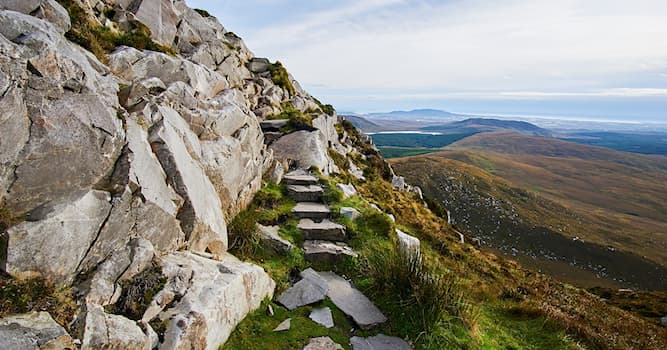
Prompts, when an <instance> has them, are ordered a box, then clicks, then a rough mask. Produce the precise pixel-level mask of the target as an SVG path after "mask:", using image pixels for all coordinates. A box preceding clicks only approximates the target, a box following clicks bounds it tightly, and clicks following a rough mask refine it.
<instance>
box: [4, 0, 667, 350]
mask: <svg viewBox="0 0 667 350" xmlns="http://www.w3.org/2000/svg"><path fill="white" fill-rule="evenodd" d="M0 78H1V79H0V91H1V92H2V93H1V94H0V106H1V107H2V108H0V163H1V164H2V167H1V168H0V349H17V350H23V349H26V350H33V349H67V350H71V349H81V350H97V349H128V350H129V349H142V350H147V349H159V350H181V349H183V350H184V349H189V350H219V349H239V350H241V349H257V350H262V349H266V350H275V349H302V350H303V349H313V348H322V347H324V348H331V349H338V350H339V349H341V348H342V349H346V350H359V349H362V350H363V349H367V348H368V346H371V347H373V346H375V347H376V348H386V346H387V345H386V344H387V343H391V344H393V345H394V347H395V348H398V349H401V350H403V349H405V350H408V349H427V350H439V349H443V348H446V349H502V348H505V349H540V348H542V349H568V350H569V349H582V348H583V349H629V348H633V349H664V348H667V329H666V328H665V327H664V326H661V325H660V324H659V323H658V321H656V320H655V319H654V318H647V316H646V315H641V316H639V315H635V314H633V313H630V312H627V311H624V310H622V309H619V308H617V307H615V306H613V305H611V304H610V303H609V302H607V301H606V300H604V299H601V298H600V297H598V296H596V295H594V294H591V293H589V292H587V291H585V290H582V289H578V288H574V287H572V286H570V285H567V284H563V283H560V282H558V281H557V280H554V279H552V278H551V277H549V276H546V275H543V274H541V273H535V272H534V271H531V270H527V269H525V268H524V267H522V266H521V265H519V264H517V263H515V262H513V261H511V260H508V259H505V258H503V257H499V256H497V255H494V254H491V253H488V252H484V251H480V250H478V249H477V248H476V247H475V246H474V245H472V244H470V242H461V241H460V239H459V236H458V234H457V232H456V228H455V227H453V226H452V225H450V224H449V223H448V222H447V221H446V220H445V219H444V218H443V217H441V216H438V215H436V214H435V213H434V212H441V210H439V209H441V208H439V207H437V206H432V209H433V211H432V210H430V209H429V208H428V206H427V205H426V203H425V202H424V199H423V198H422V194H421V190H420V189H419V188H417V187H414V186H412V185H410V184H408V183H406V182H405V181H404V179H403V178H401V177H398V176H397V175H396V174H395V173H394V171H393V169H392V168H391V166H390V165H389V164H388V163H387V162H386V161H385V159H384V158H383V157H382V156H381V154H380V152H379V150H378V149H377V148H376V147H375V146H374V145H373V144H372V143H371V142H370V140H369V138H368V137H366V136H365V135H363V134H361V133H360V132H359V130H358V129H357V128H355V127H354V126H353V125H352V124H351V123H350V122H349V121H347V120H344V119H343V118H340V117H339V116H338V115H337V113H336V110H335V108H334V107H333V106H331V105H325V104H322V103H321V102H320V101H319V100H317V99H316V98H314V97H313V96H311V95H310V94H309V93H308V92H306V91H305V90H303V89H302V88H301V86H300V84H299V83H298V81H297V80H296V79H295V78H294V77H293V76H292V75H291V74H290V73H289V72H288V71H287V69H286V67H285V66H283V65H282V64H281V63H280V62H279V61H276V62H271V61H269V60H268V59H266V58H262V57H256V56H255V55H254V54H253V53H252V52H251V51H250V50H249V49H248V48H247V47H246V45H245V43H244V41H243V40H242V39H241V38H240V37H239V36H238V35H236V34H234V33H233V32H230V31H229V30H228V29H226V28H225V27H224V26H223V25H222V24H221V23H220V22H218V20H217V19H216V18H215V17H213V16H211V14H210V13H208V12H207V11H206V10H202V9H192V8H190V7H188V6H187V4H186V2H185V1H183V0H150V1H118V0H58V1H53V0H35V1H0ZM497 186H498V187H497V188H498V189H503V188H504V187H503V185H502V184H500V183H498V185H497ZM476 190H477V188H476V187H475V184H474V183H465V184H462V185H461V191H460V193H461V194H463V193H465V191H476ZM462 198H463V197H462ZM477 203H478V204H480V205H481V204H484V202H483V201H482V199H481V198H480V200H479V201H478V202H477ZM545 208H547V209H548V208H549V207H548V206H547V207H545ZM555 210H559V209H558V208H555ZM441 214H442V213H441ZM627 261H629V260H627ZM627 261H625V262H627ZM628 266H629V267H630V268H637V270H638V271H639V270H641V271H642V273H646V274H647V276H648V277H649V278H653V276H654V275H653V274H652V273H653V272H652V271H651V270H649V269H645V266H638V265H632V264H628ZM659 273H660V272H659ZM662 276H663V277H664V276H665V274H662ZM659 277H660V274H658V277H656V278H654V279H655V280H656V283H661V280H660V278H659ZM615 300H620V301H618V303H619V304H620V303H629V302H628V301H627V300H626V299H623V298H615ZM655 312H661V311H660V310H658V311H655ZM653 316H654V315H651V317H653ZM378 343H379V344H384V345H377V344H378ZM373 344H375V345H373Z"/></svg>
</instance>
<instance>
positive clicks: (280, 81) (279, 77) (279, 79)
mask: <svg viewBox="0 0 667 350" xmlns="http://www.w3.org/2000/svg"><path fill="white" fill-rule="evenodd" d="M269 72H270V73H271V80H272V81H273V83H274V84H276V85H278V86H280V87H281V88H283V89H284V90H286V91H287V92H289V94H290V96H295V95H296V89H294V85H293V84H292V81H291V80H290V78H289V74H288V73H287V69H285V67H283V64H282V63H280V61H276V63H274V64H272V65H271V66H269Z"/></svg>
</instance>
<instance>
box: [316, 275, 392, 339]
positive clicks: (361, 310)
mask: <svg viewBox="0 0 667 350" xmlns="http://www.w3.org/2000/svg"><path fill="white" fill-rule="evenodd" d="M319 275H320V276H321V277H322V278H323V279H324V280H325V281H326V282H327V284H328V286H329V290H328V292H327V296H328V297H329V298H330V299H331V301H332V302H333V303H334V304H335V305H336V306H337V307H338V308H339V309H341V311H343V312H344V313H345V314H346V315H348V316H350V317H351V318H352V319H353V320H354V322H356V323H357V325H359V327H361V329H371V328H373V327H375V326H377V325H379V324H381V323H384V322H386V321H387V318H386V317H385V316H384V315H383V314H382V312H381V311H380V310H379V309H378V308H377V307H376V306H375V305H374V304H373V303H372V302H371V301H370V300H368V298H367V297H366V296H365V295H363V294H362V293H361V292H360V291H358V290H357V289H355V288H353V287H352V285H351V284H350V282H348V281H346V280H345V279H344V278H342V277H340V276H338V275H336V274H335V273H333V272H319Z"/></svg>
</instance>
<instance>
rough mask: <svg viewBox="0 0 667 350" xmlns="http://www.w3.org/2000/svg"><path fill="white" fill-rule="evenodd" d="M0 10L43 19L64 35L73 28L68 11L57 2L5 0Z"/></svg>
mask: <svg viewBox="0 0 667 350" xmlns="http://www.w3.org/2000/svg"><path fill="white" fill-rule="evenodd" d="M0 10H11V11H16V12H21V13H24V14H26V15H33V16H35V17H37V18H41V19H43V20H46V21H48V22H51V24H53V25H54V26H55V27H56V28H57V30H58V31H59V32H60V33H62V34H64V33H65V32H67V31H68V30H69V29H70V27H71V22H70V18H69V14H68V13H67V10H65V9H64V8H63V7H62V6H60V4H59V3H57V2H56V1H55V0H3V1H2V3H0Z"/></svg>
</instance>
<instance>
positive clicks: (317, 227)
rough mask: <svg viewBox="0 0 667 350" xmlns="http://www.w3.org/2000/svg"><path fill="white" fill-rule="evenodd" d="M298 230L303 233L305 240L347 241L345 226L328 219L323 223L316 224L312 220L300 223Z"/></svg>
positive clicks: (303, 220)
mask: <svg viewBox="0 0 667 350" xmlns="http://www.w3.org/2000/svg"><path fill="white" fill-rule="evenodd" d="M297 228H298V229H299V230H300V231H301V232H303V237H304V239H307V240H324V241H337V242H341V241H346V240H347V235H346V230H345V226H343V225H340V224H337V223H335V222H331V221H329V220H327V219H325V220H323V221H322V222H314V221H313V220H310V219H302V220H301V221H299V225H298V226H297Z"/></svg>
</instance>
